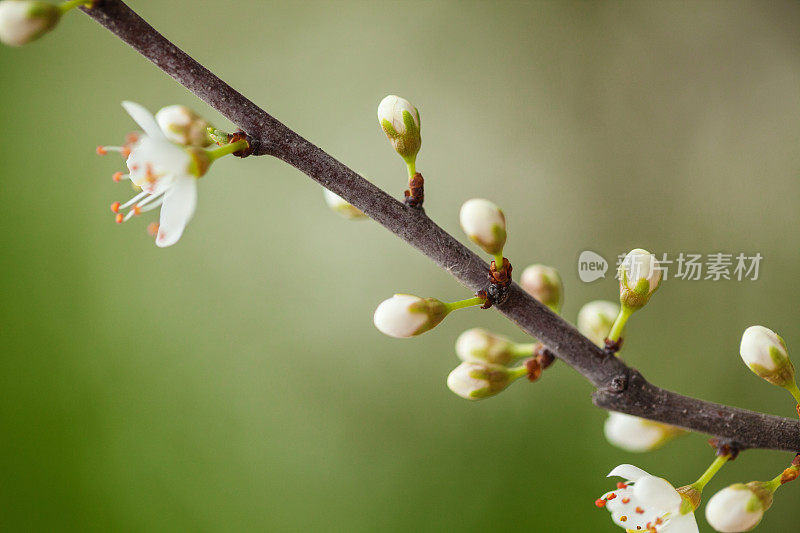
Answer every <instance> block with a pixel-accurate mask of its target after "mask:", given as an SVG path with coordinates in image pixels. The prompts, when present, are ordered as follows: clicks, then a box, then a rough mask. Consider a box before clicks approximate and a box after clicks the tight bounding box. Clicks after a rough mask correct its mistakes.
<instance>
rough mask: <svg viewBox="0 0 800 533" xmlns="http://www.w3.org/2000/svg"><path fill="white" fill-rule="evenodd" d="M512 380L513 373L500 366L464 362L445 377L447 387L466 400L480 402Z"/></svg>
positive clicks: (506, 385)
mask: <svg viewBox="0 0 800 533" xmlns="http://www.w3.org/2000/svg"><path fill="white" fill-rule="evenodd" d="M514 378H515V376H514V374H513V372H512V371H511V370H509V369H508V368H506V367H504V366H501V365H493V364H491V363H475V362H464V363H461V364H460V365H458V366H457V367H455V368H454V369H453V371H452V372H450V375H449V376H447V387H448V388H449V389H450V390H451V391H453V392H455V393H456V394H458V395H459V396H461V397H462V398H465V399H467V400H481V399H483V398H488V397H489V396H494V395H495V394H497V393H498V392H500V391H502V390H503V389H505V388H506V387H508V386H509V384H511V382H512V381H513V380H514Z"/></svg>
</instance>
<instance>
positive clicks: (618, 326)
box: [608, 305, 634, 342]
mask: <svg viewBox="0 0 800 533" xmlns="http://www.w3.org/2000/svg"><path fill="white" fill-rule="evenodd" d="M633 311H634V310H633V309H631V308H630V307H627V306H624V305H623V306H622V307H620V308H619V314H618V315H617V319H616V320H615V321H614V325H613V326H611V331H609V332H608V340H610V341H611V342H617V341H619V338H620V337H621V336H622V331H623V330H624V329H625V324H627V323H628V319H629V318H630V317H631V315H632V314H633Z"/></svg>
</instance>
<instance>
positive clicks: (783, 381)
mask: <svg viewBox="0 0 800 533" xmlns="http://www.w3.org/2000/svg"><path fill="white" fill-rule="evenodd" d="M739 354H740V355H741V356H742V360H743V361H744V362H745V364H746V365H747V366H748V367H749V368H750V370H752V371H753V372H755V373H756V374H758V375H759V376H761V377H762V378H764V379H766V380H767V381H769V382H771V383H775V384H776V385H780V386H781V387H785V386H787V385H790V384H792V383H793V382H794V366H793V365H792V362H791V360H790V359H789V352H788V350H787V349H786V344H785V343H784V342H783V339H782V338H780V336H778V334H777V333H775V332H774V331H772V330H771V329H768V328H765V327H764V326H750V327H749V328H747V329H746V330H745V331H744V334H742V342H741V344H740V345H739Z"/></svg>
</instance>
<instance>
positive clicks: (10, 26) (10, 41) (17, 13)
mask: <svg viewBox="0 0 800 533" xmlns="http://www.w3.org/2000/svg"><path fill="white" fill-rule="evenodd" d="M60 19H61V10H60V9H59V8H58V6H56V5H53V4H48V3H47V2H37V1H33V0H3V1H2V2H0V42H3V43H4V44H7V45H9V46H22V45H23V44H27V43H29V42H31V41H33V40H35V39H38V38H39V37H41V36H42V35H44V34H45V33H47V32H48V31H50V30H52V29H53V28H54V27H55V26H56V24H58V21H59V20H60Z"/></svg>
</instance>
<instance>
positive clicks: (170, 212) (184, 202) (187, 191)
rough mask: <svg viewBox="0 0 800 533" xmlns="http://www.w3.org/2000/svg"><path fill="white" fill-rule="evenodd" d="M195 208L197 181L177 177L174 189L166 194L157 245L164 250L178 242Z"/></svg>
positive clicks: (190, 178) (186, 177) (171, 188)
mask: <svg viewBox="0 0 800 533" xmlns="http://www.w3.org/2000/svg"><path fill="white" fill-rule="evenodd" d="M195 206H197V180H196V179H195V178H192V177H189V176H180V177H177V178H176V179H175V183H174V184H173V185H172V187H170V188H169V190H168V191H167V192H166V193H165V194H164V205H162V206H161V220H160V221H159V227H158V236H157V237H156V245H158V246H159V247H161V248H164V247H166V246H172V245H173V244H175V243H176V242H178V239H180V238H181V235H183V230H184V229H185V228H186V224H188V223H189V220H191V218H192V215H194V208H195Z"/></svg>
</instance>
